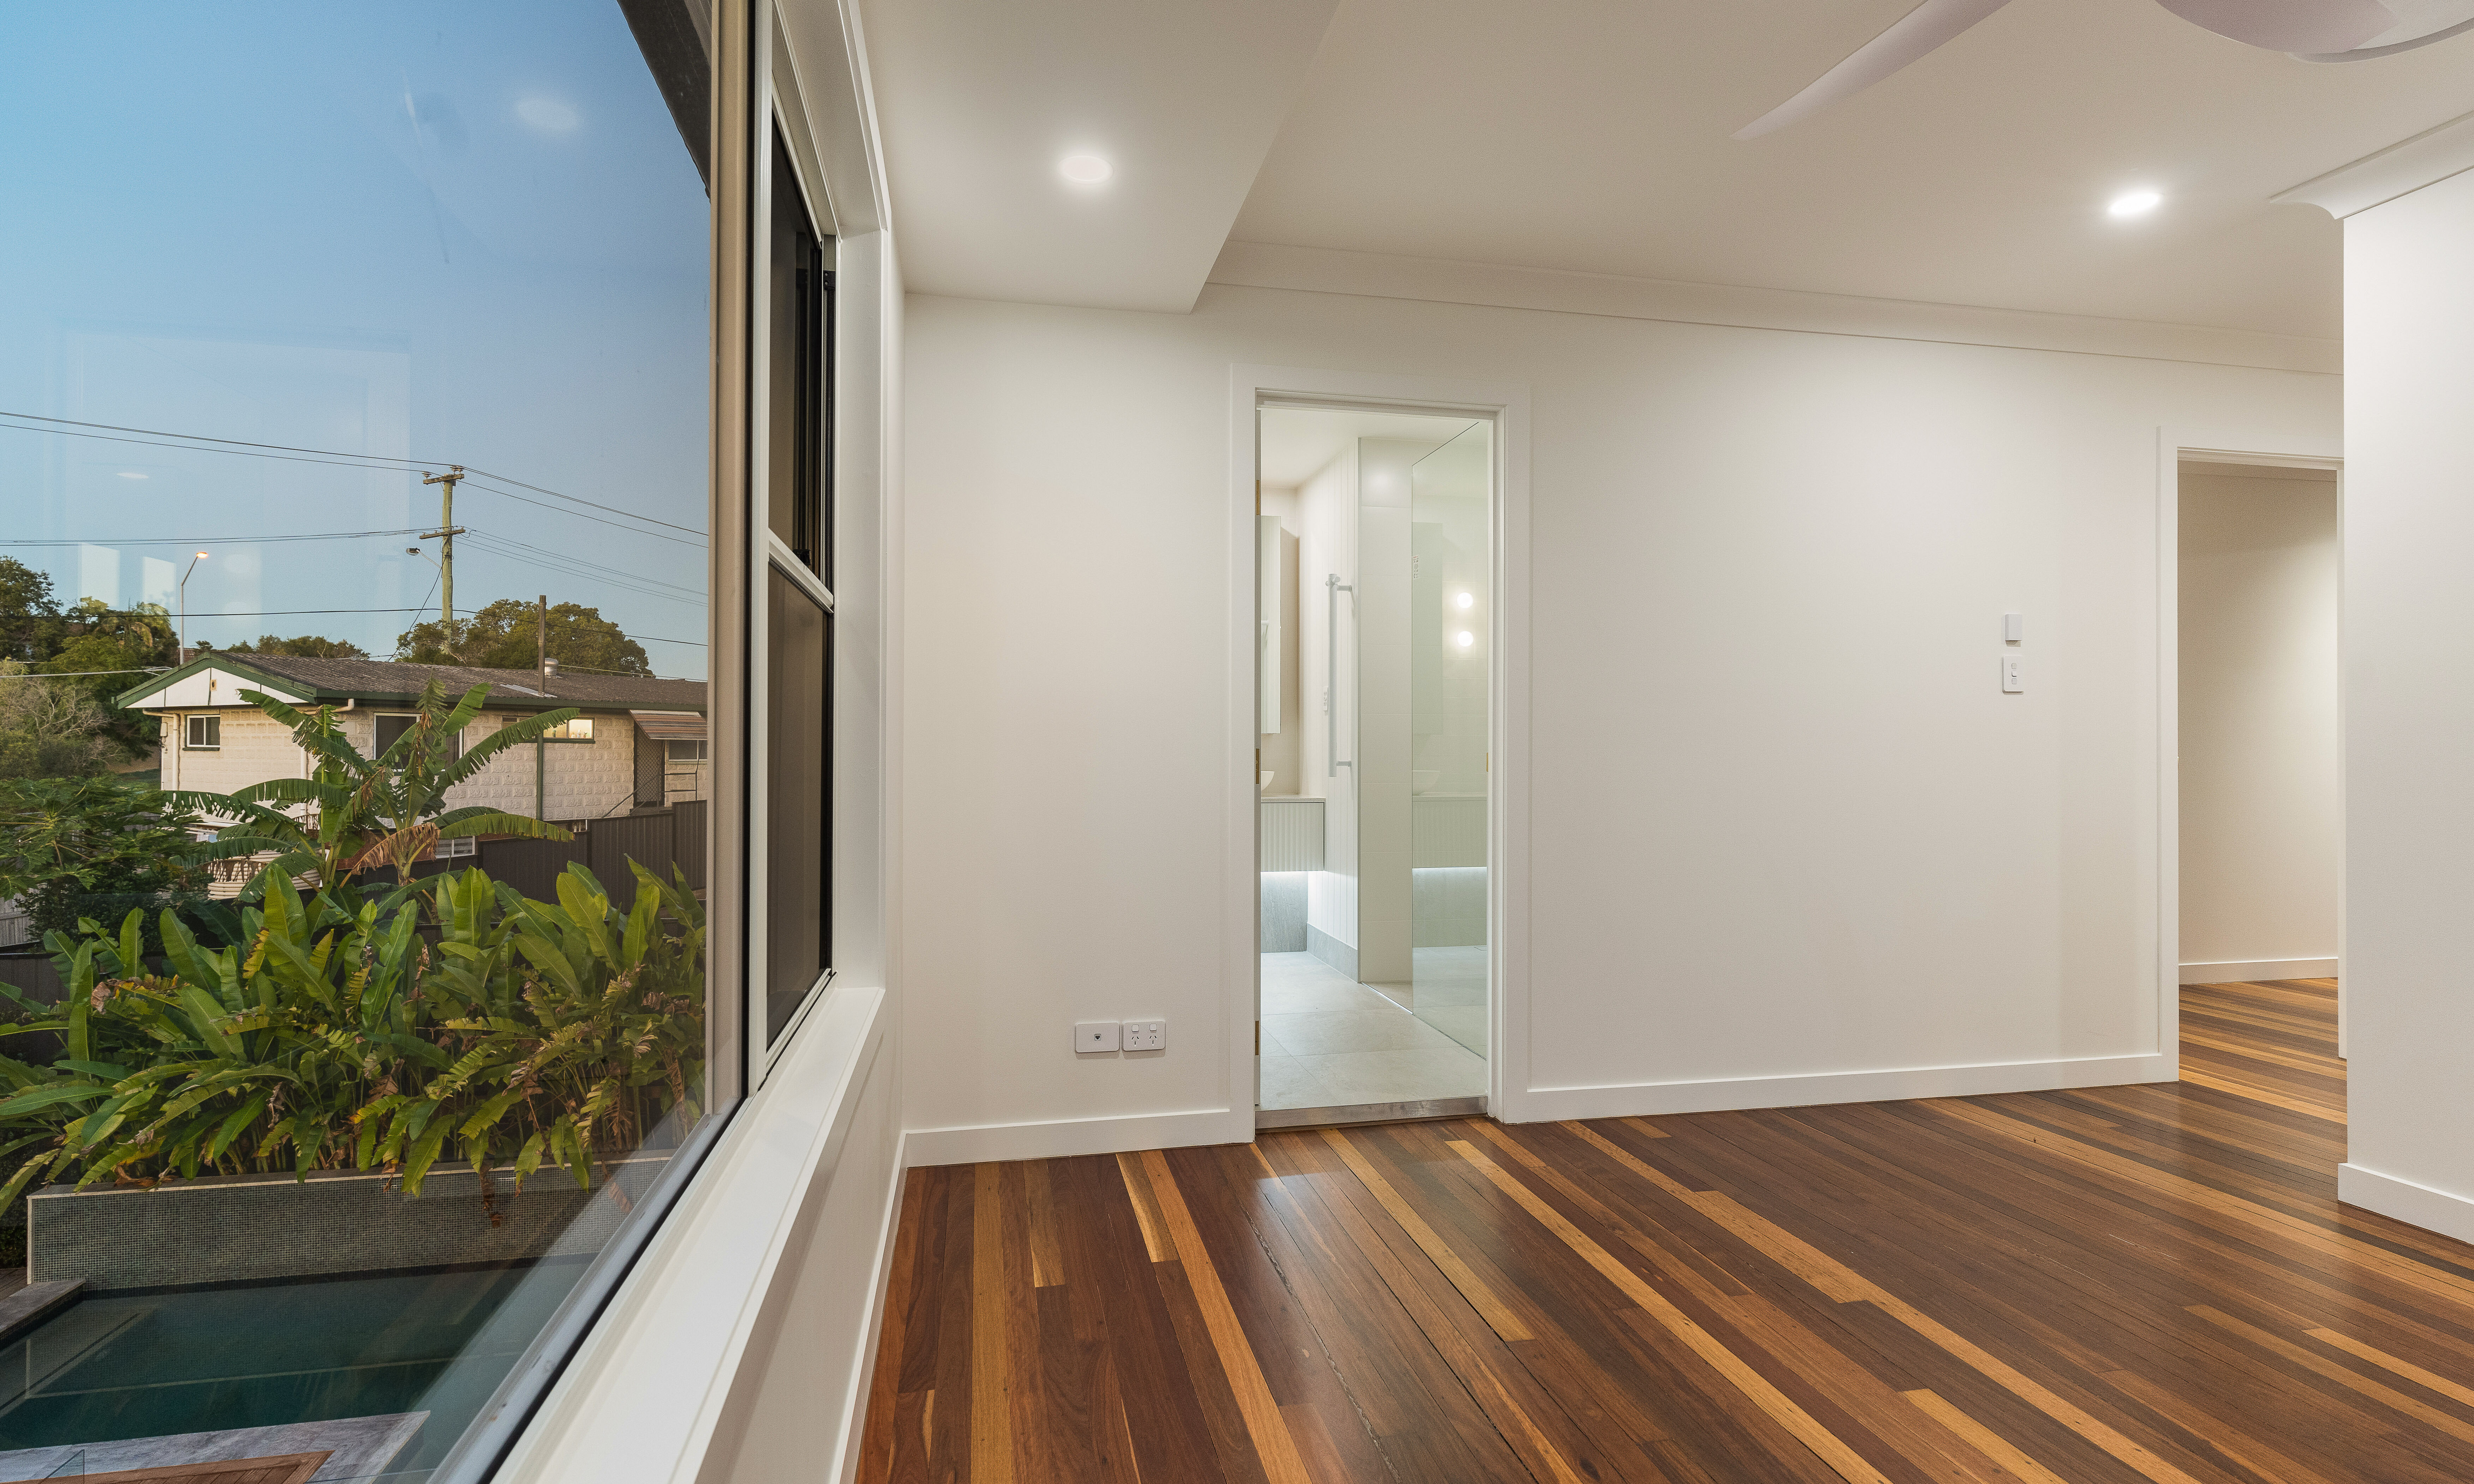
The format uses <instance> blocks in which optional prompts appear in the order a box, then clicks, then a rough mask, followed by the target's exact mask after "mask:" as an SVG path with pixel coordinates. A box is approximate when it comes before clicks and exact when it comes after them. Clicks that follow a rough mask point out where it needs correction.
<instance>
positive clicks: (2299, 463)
mask: <svg viewBox="0 0 2474 1484" xmlns="http://www.w3.org/2000/svg"><path fill="white" fill-rule="evenodd" d="M2212 432H2213V430H2201V429H2192V428H2176V427H2160V428H2158V429H2157V430H2156V592H2157V599H2156V709H2157V727H2156V735H2157V750H2156V773H2157V778H2156V898H2157V908H2156V958H2157V963H2156V981H2157V982H2156V1050H2157V1052H2158V1053H2159V1054H2160V1055H2164V1056H2169V1057H2171V1058H2172V1062H2171V1066H2172V1069H2173V1075H2175V1076H2177V1077H2178V1076H2180V1075H2181V1055H2182V1033H2181V1014H2182V672H2181V663H2182V661H2181V655H2182V617H2181V614H2182V601H2181V599H2182V577H2181V570H2182V480H2181V466H2182V464H2183V463H2184V461H2186V460H2188V461H2192V462H2195V463H2203V464H2252V465H2259V466H2262V467H2269V468H2317V469H2331V470H2334V471H2335V472H2336V475H2337V560H2338V573H2339V575H2338V596H2337V604H2338V608H2337V613H2338V617H2337V622H2338V632H2339V637H2340V642H2339V644H2338V649H2337V655H2338V658H2337V697H2338V704H2337V759H2338V767H2337V818H2338V829H2339V837H2338V866H2337V968H2338V980H2337V1054H2338V1056H2340V1057H2342V1056H2343V1055H2344V1054H2345V998H2346V996H2345V988H2344V983H2345V981H2344V961H2345V870H2344V859H2343V851H2344V839H2343V828H2344V818H2345V812H2344V806H2345V798H2344V790H2345V771H2344V757H2345V708H2344V694H2345V669H2344V664H2345V661H2344V653H2345V652H2344V645H2343V642H2342V635H2343V627H2344V601H2345V599H2344V577H2343V571H2344V541H2345V535H2344V532H2345V526H2344V512H2345V459H2344V453H2343V445H2342V444H2341V443H2340V442H2339V441H2338V440H2337V439H2334V438H2326V439H2297V440H2294V443H2293V445H2292V446H2289V447H2286V448H2282V449H2268V448H2260V447H2254V446H2246V445H2247V444H2248V443H2250V440H2248V439H2246V438H2244V437H2243V436H2241V435H2227V434H2222V433H2215V434H2214V436H2211V433H2212Z"/></svg>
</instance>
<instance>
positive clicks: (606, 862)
mask: <svg viewBox="0 0 2474 1484" xmlns="http://www.w3.org/2000/svg"><path fill="white" fill-rule="evenodd" d="M706 807H707V806H706V805H705V804H704V803H703V802H700V801H699V802H692V803H678V804H673V805H671V806H670V807H668V808H667V809H649V810H646V811H644V812H643V813H640V814H621V815H618V816H615V817H613V818H610V819H599V820H561V821H558V822H557V823H559V824H560V825H562V826H564V827H565V828H567V829H568V830H570V832H572V833H573V834H574V836H575V838H574V839H572V840H484V841H482V842H481V849H480V851H479V853H478V855H477V857H476V859H477V860H478V861H479V863H480V867H481V869H482V870H483V871H486V872H488V873H489V874H490V878H491V879H492V880H494V881H504V882H505V883H507V884H508V885H509V886H512V887H514V888H515V889H516V890H517V891H519V892H521V893H523V894H524V895H525V896H526V897H530V898H534V899H536V900H539V901H554V900H556V899H557V896H558V877H559V873H561V872H563V871H565V870H566V869H567V868H568V866H569V865H570V863H581V864H582V865H583V866H584V868H585V869H586V870H588V871H590V872H592V873H593V874H594V875H595V876H598V877H600V879H601V884H602V885H604V886H606V887H608V888H610V890H611V891H612V892H613V893H615V894H617V895H618V897H619V898H624V899H632V898H634V896H635V889H634V888H633V887H632V886H631V885H630V884H629V883H630V882H631V880H632V879H633V876H634V874H633V873H632V872H630V871H629V870H628V869H627V862H629V861H630V860H633V861H635V862H636V863H637V864H639V865H641V866H643V868H644V869H645V870H647V871H649V872H651V873H652V874H655V875H656V876H659V877H661V878H662V879H663V880H665V881H667V880H668V879H669V878H670V868H671V867H672V866H673V865H675V866H677V867H678V869H679V870H680V871H682V872H684V873H685V874H686V875H687V878H688V886H689V888H690V889H691V890H694V891H701V890H703V889H704V874H705V810H706Z"/></svg>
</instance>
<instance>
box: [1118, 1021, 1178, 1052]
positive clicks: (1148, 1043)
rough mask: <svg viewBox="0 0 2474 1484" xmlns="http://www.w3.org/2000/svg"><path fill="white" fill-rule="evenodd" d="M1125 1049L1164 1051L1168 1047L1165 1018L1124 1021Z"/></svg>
mask: <svg viewBox="0 0 2474 1484" xmlns="http://www.w3.org/2000/svg"><path fill="white" fill-rule="evenodd" d="M1126 1049H1127V1050H1128V1051H1166V1050H1167V1049H1168V1022H1167V1021H1166V1020H1128V1021H1127V1022H1126Z"/></svg>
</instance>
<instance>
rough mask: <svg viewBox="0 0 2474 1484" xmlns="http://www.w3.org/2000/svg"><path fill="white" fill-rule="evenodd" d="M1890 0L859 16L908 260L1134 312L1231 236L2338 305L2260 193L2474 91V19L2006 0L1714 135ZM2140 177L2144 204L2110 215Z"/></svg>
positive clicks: (2147, 313)
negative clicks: (1066, 175)
mask: <svg viewBox="0 0 2474 1484" xmlns="http://www.w3.org/2000/svg"><path fill="white" fill-rule="evenodd" d="M1910 4H1911V0H1831V4H1830V5H1828V6H1827V7H1818V6H1815V5H1814V4H1812V0H1724V3H1717V0H1652V3H1643V0H1538V3H1527V4H1521V5H1503V4H1500V3H1497V0H1341V3H1340V4H1339V7H1338V11H1337V13H1336V14H1335V15H1334V16H1333V17H1332V18H1331V20H1330V23H1329V26H1328V29H1327V32H1325V33H1324V34H1322V37H1321V45H1320V48H1319V50H1318V49H1315V47H1314V42H1313V37H1312V36H1311V35H1310V33H1313V32H1316V31H1318V30H1321V29H1322V28H1321V25H1320V23H1319V22H1318V21H1317V19H1316V13H1317V12H1316V11H1315V8H1314V3H1313V0H1279V3H1269V4H1265V3H1247V4H1238V3H1235V0H1180V3H1178V4H1176V5H1173V6H1159V5H1155V4H1154V5H1139V4H1135V3H1132V0H1123V3H1109V4H1102V3H1097V0H1079V3H1076V4H1073V5H1070V6H1066V7H1063V8H1062V9H1052V8H1050V7H1023V6H1019V5H1009V4H1003V3H1000V0H948V3H944V4H936V5H922V4H919V3H917V0H906V3H904V4H898V5H879V6H878V7H877V9H876V10H874V11H872V12H870V15H869V26H870V28H871V36H870V47H871V53H872V55H873V58H874V62H875V72H876V88H877V95H878V100H879V107H880V109H881V110H882V116H883V118H884V121H885V134H886V155H887V159H888V165H889V170H890V175H891V181H892V196H893V207H894V212H895V216H896V226H897V227H898V228H899V229H900V231H901V232H902V234H903V251H904V258H905V264H906V276H907V277H908V279H909V281H910V284H911V286H913V287H914V288H918V289H922V290H925V291H928V292H935V293H951V294H966V295H974V296H980V297H993V298H1004V299H1029V300H1035V301H1048V302H1066V303H1097V304H1116V305H1121V306H1124V307H1141V308H1174V309H1182V308H1184V307H1186V306H1187V305H1188V304H1190V302H1191V300H1192V298H1193V295H1194V293H1195V292H1196V290H1197V289H1198V288H1199V287H1200V284H1201V278H1202V275H1203V274H1204V273H1206V272H1207V271H1208V266H1209V262H1210V259H1211V258H1212V256H1213V255H1214V253H1215V251H1216V250H1217V249H1218V247H1219V246H1220V245H1221V242H1220V239H1222V238H1225V237H1234V238H1236V239H1238V240H1243V241H1251V242H1269V243H1281V244H1291V245H1299V246H1307V247H1320V248H1336V249H1344V250H1354V251H1371V252H1385V253H1399V254H1405V255H1410V256H1419V257H1432V258H1449V259H1457V260H1462V261H1469V262H1484V263H1504V264H1515V265H1523V266H1530V267H1540V268H1556V269H1569V270H1577V271H1583V272H1591V273H1602V274H1616V275H1637V276H1642V277H1653V278H1667V279H1684V280H1688V281H1697V282H1708V283H1733V284H1751V285H1758V286H1763V287H1771V288H1788V289H1809V290H1819V291H1824V292H1830V293H1838V294H1856V295H1866V296H1874V297H1882V298H1893V299H1924V300H1931V301H1937V302H1947V303H1971V304H1987V305H1998V306H2001V307H2006V308H2020V309H2035V310H2048V311H2056V312H2065V313H2076V314H2094V315H2105V316H2113V317H2120V318H2128V319H2140V320H2157V321H2167V322H2175V323H2197V324H2213V325H2223V326H2229V327H2235V328H2243V329H2254V330H2264V331H2269V332H2277V333H2286V334H2300V335H2317V336H2334V335H2336V334H2337V333H2338V332H2339V328H2340V321H2339V299H2338V292H2339V242H2340V235H2339V228H2338V227H2337V225H2336V224H2335V223H2333V222H2331V221H2330V220H2328V219H2327V217H2326V216H2325V215H2324V214H2322V213H2321V212H2319V211H2317V210H2316V209H2315V208H2311V207H2306V206H2272V205H2269V204H2268V197H2269V196H2271V195H2273V194H2274V193H2276V192H2277V191H2279V190H2282V189H2284V188H2285V187H2287V186H2290V185H2293V184H2296V183H2298V182H2300V181H2302V180H2307V179H2310V178H2311V177H2314V176H2316V175H2319V174H2321V173H2322V172H2324V171H2327V170H2330V169H2333V168H2335V167H2336V166H2338V165H2341V164H2344V163H2346V162H2348V161H2350V160H2353V159H2355V158H2358V157H2360V156H2364V155H2366V154H2368V153H2370V152H2372V151H2373V150H2376V149H2378V148H2380V147H2382V146H2384V145H2387V144H2389V143H2391V142H2393V141H2395V140H2397V139H2400V138H2403V137H2405V136H2407V135H2410V134H2413V133H2415V132H2420V131H2422V130H2424V129H2427V128H2430V127H2431V126H2433V125H2435V124H2438V123H2440V122H2443V121H2445V120H2447V119H2449V118H2452V117H2455V116H2457V115H2459V114H2462V113H2463V112H2465V111H2466V110H2467V109H2468V108H2474V36H2467V37H2462V38H2459V39H2457V40H2453V41H2447V42H2442V43H2439V44H2438V45H2436V46H2433V47H2430V48H2427V49H2425V50H2423V51H2419V52H2414V53H2411V54H2408V55H2405V56H2401V57H2396V58H2390V59H2387V60H2378V61H2370V62H2362V63H2354V64H2348V65H2342V66H2313V65H2310V64H2307V63H2302V62H2297V61H2293V60H2290V59H2287V58H2284V57H2281V56H2277V55H2273V54H2269V53H2265V52H2259V51H2255V50H2252V49H2250V48H2247V47H2244V46H2242V45H2240V44H2238V43H2236V42H2232V41H2227V40H2224V39H2222V38H2221V37H2219V36H2212V35H2210V34H2208V33H2206V32H2203V31H2201V30H2199V29H2198V28H2196V27H2195V26H2192V25H2190V24H2188V23H2186V22H2184V21H2181V20H2178V19H2176V18H2174V17H2173V16H2172V15H2171V14H2169V13H2168V12H2165V11H2164V10H2163V9H2161V8H2160V7H2159V6H2157V5H2156V4H2154V3H2153V0H2012V3H2011V4H2010V5H2008V6H2007V7H2005V8H2004V9H2002V10H2001V12H1998V13H1996V14H1995V15H1993V16H1992V17H1991V18H1990V19H1988V20H1986V21H1984V22H1982V23H1981V24H1979V25H1977V27H1975V28H1974V29H1973V30H1971V31H1969V32H1967V33H1966V34H1965V35H1963V36H1959V37H1958V38H1957V39H1956V40H1955V41H1953V42H1952V43H1951V44H1949V45H1948V46H1945V47H1944V48H1942V49H1941V50H1940V51H1939V52H1936V53H1935V54H1933V55H1932V56H1930V57H1928V58H1926V59H1925V60H1923V61H1921V62H1919V63H1917V64H1916V65H1914V66H1912V67H1909V68H1908V69H1906V70H1905V71H1904V72H1902V73H1900V74H1899V75H1897V76H1895V77H1893V78H1891V79H1889V80H1888V81H1886V82H1884V83H1882V84H1879V85H1877V86H1875V87H1874V88H1873V89H1871V90H1870V91H1869V92H1866V93H1864V94H1862V95H1860V96H1858V97H1856V99H1854V100H1852V101H1851V102H1848V103H1845V104H1842V105H1840V106H1838V107H1837V108H1832V109H1831V110H1830V111H1829V112H1827V113H1825V114H1822V115H1820V116H1819V117H1816V118H1814V119H1811V120H1809V121H1807V122H1806V123H1803V124H1800V125H1798V126H1795V127H1793V128H1790V129H1787V130H1783V131H1782V132H1779V133H1776V134H1773V135H1770V136H1768V137H1766V138H1763V139H1760V140H1757V141H1753V142H1749V143H1744V142H1738V141H1736V140H1734V139H1732V138H1730V137H1729V134H1730V133H1731V132H1733V131H1734V130H1735V129H1736V128H1738V127H1740V126H1741V125H1743V124H1744V123H1746V122H1748V121H1750V120H1751V119H1753V118H1755V117H1757V116H1758V115H1759V114H1760V113H1762V112H1763V111H1765V110H1766V109H1768V108H1770V107H1771V106H1773V105H1774V104H1776V103H1778V102H1780V101H1781V100H1783V99H1784V98H1786V97H1788V96H1789V95H1791V94H1792V93H1794V92H1795V91H1796V90H1797V89H1798V88H1801V87H1802V86H1803V85H1804V84H1807V83H1808V82H1810V81H1811V80H1812V79H1813V78H1814V77H1816V76H1818V75H1819V74H1820V73H1821V72H1822V71H1824V70H1825V69H1827V68H1828V67H1829V66H1830V65H1831V64H1832V63H1833V62H1835V61H1836V60H1838V59H1839V58H1841V57H1843V56H1844V55H1846V54H1847V53H1848V52H1850V51H1852V50H1854V49H1855V48H1856V46H1858V45H1860V44H1861V43H1862V42H1864V41H1865V40H1867V39H1869V38H1870V37H1871V36H1874V35H1875V34H1876V33H1877V32H1879V31H1880V29H1881V28H1882V27H1884V26H1886V25H1887V24H1888V23H1889V22H1890V21H1892V20H1894V19H1896V18H1897V17H1898V16H1899V15H1901V14H1902V13H1904V12H1905V11H1906V10H1907V9H1908V8H1909V7H1910ZM1034 16H1035V17H1036V19H1033V18H1032V17H1034ZM1309 53H1310V54H1311V56H1312V64H1311V69H1310V70H1304V71H1303V73H1302V76H1303V81H1302V84H1298V82H1297V81H1296V80H1297V78H1298V75H1299V71H1300V69H1302V68H1303V67H1304V58H1305V57H1306V55H1308V54H1309ZM1275 121H1276V122H1275ZM1274 130H1275V133H1276V137H1275V138H1273V137H1272V135H1273V132H1274ZM1086 136H1087V138H1088V140H1089V144H1088V146H1087V147H1092V148H1098V149H1102V150H1103V151H1113V152H1118V153H1119V154H1120V156H1121V157H1122V158H1123V160H1124V161H1125V162H1126V165H1127V168H1124V169H1122V170H1121V172H1120V175H1119V177H1118V179H1117V180H1115V181H1114V182H1112V183H1111V185H1110V186H1109V187H1108V188H1107V190H1106V192H1105V194H1104V196H1092V197H1077V196H1075V195H1073V194H1072V193H1071V192H1070V190H1069V189H1068V188H1066V187H1063V185H1062V183H1061V182H1059V181H1058V180H1056V178H1055V174H1054V156H1056V155H1058V154H1061V153H1062V152H1063V150H1064V149H1066V148H1067V147H1069V146H1076V145H1081V144H1082V142H1083V140H1084V139H1085V138H1086ZM1267 138H1268V139H1270V140H1271V142H1270V143H1269V146H1268V151H1267V152H1266V151H1265V150H1264V148H1263V144H1262V142H1263V141H1264V140H1266V139H1267ZM1249 151H1253V152H1254V154H1255V156H1257V157H1258V158H1259V160H1260V169H1259V172H1257V170H1256V169H1255V165H1254V161H1253V160H1250V159H1249V157H1248V156H1249ZM1241 177H1242V178H1243V179H1244V181H1246V182H1249V183H1250V190H1249V189H1247V186H1246V185H1245V184H1235V185H1234V186H1233V189H1232V182H1238V181H1239V180H1240V178H1241ZM2136 185H2152V186H2154V187H2155V188H2157V189H2159V190H2162V191H2164V192H2165V193H2166V195H2167V197H2168V200H2167V203H2166V204H2165V205H2164V206H2163V207H2162V208H2161V209H2159V210H2158V211H2157V212H2155V213H2154V214H2153V215H2152V216H2150V217H2147V218H2145V219H2142V220H2139V221H2135V222H2130V223H2121V222H2115V221H2112V220H2110V219H2108V218H2107V217H2106V216H2105V215H2104V214H2103V210H2102V207H2103V204H2104V203H2105V202H2106V201H2107V200H2108V199H2110V198H2111V197H2112V196H2113V195H2114V194H2116V193H2117V192H2119V191H2121V190H2123V189H2125V188H2128V187H2131V186H2136ZM1238 197H1242V202H1243V204H1242V209H1238V210H1229V209H1228V208H1227V203H1229V202H1231V201H1232V200H1235V199H1237V198H1238ZM1206 244H1207V246H1206Z"/></svg>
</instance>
